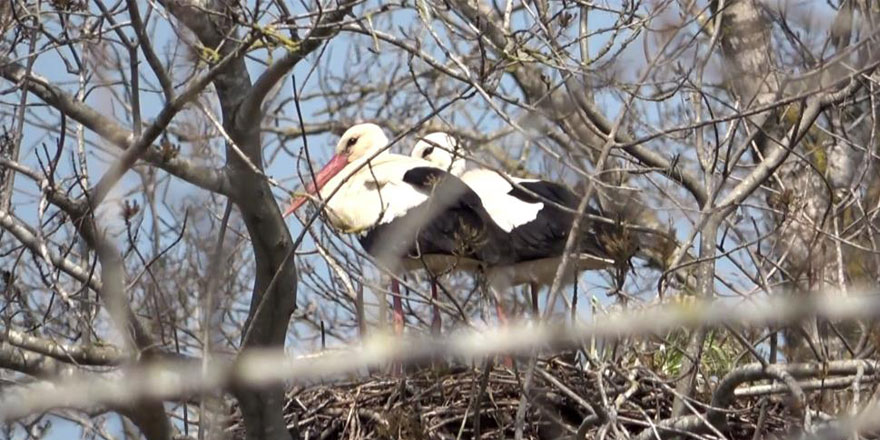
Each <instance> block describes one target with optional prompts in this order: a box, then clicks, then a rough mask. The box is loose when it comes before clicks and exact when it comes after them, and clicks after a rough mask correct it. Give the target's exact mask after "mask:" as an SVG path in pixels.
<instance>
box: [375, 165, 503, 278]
mask: <svg viewBox="0 0 880 440" xmlns="http://www.w3.org/2000/svg"><path fill="white" fill-rule="evenodd" d="M403 181H404V182H405V183H407V184H410V185H412V186H413V187H415V188H417V189H419V190H420V191H422V192H424V193H425V194H428V195H429V198H428V200H427V201H426V202H424V203H422V204H421V205H419V206H416V207H413V208H412V209H410V210H409V211H407V213H406V214H405V215H403V216H401V217H399V218H397V219H394V220H393V221H391V222H389V223H385V224H379V225H376V226H375V227H374V228H372V229H371V230H369V231H368V232H367V234H365V235H363V236H361V237H360V242H361V245H362V246H363V247H364V249H366V250H367V252H369V253H370V254H371V255H376V253H377V252H382V253H384V254H386V255H388V256H390V257H392V258H403V257H404V256H406V257H410V258H418V257H419V256H420V255H427V254H441V255H456V256H461V257H466V258H473V259H476V260H479V261H482V262H484V263H486V264H488V265H496V264H504V263H509V262H512V261H515V257H514V253H513V252H512V249H511V247H510V242H509V241H508V240H506V239H505V235H506V234H505V233H504V231H503V230H502V229H501V228H499V227H498V225H496V224H495V222H494V221H492V219H491V217H489V214H488V213H487V212H486V210H485V208H484V207H483V203H482V202H481V200H480V197H479V196H478V195H477V194H476V193H475V192H474V191H473V190H472V189H471V188H470V187H468V186H467V185H466V184H465V183H464V182H462V181H461V180H460V179H458V178H457V177H455V176H453V175H451V174H449V173H447V172H446V171H444V170H441V169H438V168H430V167H417V168H412V169H410V170H408V171H407V172H406V173H405V174H404V176H403ZM380 247H381V248H382V250H381V251H380V250H379V249H380Z"/></svg>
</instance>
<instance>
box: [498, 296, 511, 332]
mask: <svg viewBox="0 0 880 440" xmlns="http://www.w3.org/2000/svg"><path fill="white" fill-rule="evenodd" d="M495 314H496V315H498V323H499V324H501V326H502V327H506V326H507V324H508V322H509V321H508V319H507V312H505V311H504V306H503V305H502V304H501V301H495Z"/></svg>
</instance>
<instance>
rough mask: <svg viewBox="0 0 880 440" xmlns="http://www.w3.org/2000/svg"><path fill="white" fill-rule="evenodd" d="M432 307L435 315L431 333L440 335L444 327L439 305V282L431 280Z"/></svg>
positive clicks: (432, 319) (432, 320)
mask: <svg viewBox="0 0 880 440" xmlns="http://www.w3.org/2000/svg"><path fill="white" fill-rule="evenodd" d="M431 309H432V311H433V315H434V316H433V317H432V318H431V335H433V336H440V329H441V328H442V327H443V322H442V321H441V319H442V318H441V317H440V306H439V305H437V282H436V281H434V280H432V281H431Z"/></svg>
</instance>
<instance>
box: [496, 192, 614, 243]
mask: <svg viewBox="0 0 880 440" xmlns="http://www.w3.org/2000/svg"><path fill="white" fill-rule="evenodd" d="M519 185H520V186H522V187H523V188H525V189H527V190H528V191H531V192H532V193H534V194H537V195H538V196H540V197H535V196H534V195H532V194H529V193H528V192H526V191H524V190H522V189H520V188H517V187H514V188H513V189H511V190H510V192H508V194H509V195H511V196H513V197H516V198H517V199H519V200H522V201H524V202H527V203H544V207H543V208H542V209H541V210H540V211H538V215H537V217H536V218H535V220H533V221H531V222H529V223H526V224H524V225H522V226H519V227H517V228H514V229H513V230H512V231H510V237H511V241H512V243H513V246H514V248H515V249H516V252H517V254H518V257H519V259H520V260H521V261H527V260H533V259H538V258H544V257H547V256H559V255H562V252H563V251H564V250H565V243H566V241H567V240H568V234H569V232H570V231H571V226H572V222H574V219H575V214H574V213H571V212H569V211H566V210H564V209H561V208H559V207H558V206H555V205H553V204H550V203H547V201H550V202H554V203H556V204H559V205H561V206H564V207H566V208H568V209H570V210H573V211H576V210H577V209H578V204H579V203H580V197H579V196H578V195H576V194H575V193H574V192H573V191H571V190H570V189H568V188H567V187H565V186H564V185H560V184H558V183H554V182H548V181H544V180H541V181H537V182H521V183H519ZM587 213H588V214H593V215H598V214H599V213H598V211H596V210H595V209H594V208H592V207H591V206H587ZM591 223H592V222H590V220H587V219H585V220H584V224H582V225H581V229H580V234H581V240H580V243H579V245H578V251H579V252H586V253H590V254H593V255H597V256H605V255H607V253H606V252H605V250H604V249H603V247H602V245H601V244H600V243H599V241H598V240H597V239H596V235H595V231H594V230H593V228H592V227H591Z"/></svg>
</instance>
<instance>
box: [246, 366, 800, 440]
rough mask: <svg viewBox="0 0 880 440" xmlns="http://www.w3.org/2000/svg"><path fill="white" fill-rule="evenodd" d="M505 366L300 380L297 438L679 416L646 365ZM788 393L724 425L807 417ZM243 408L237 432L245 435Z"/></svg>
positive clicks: (528, 428) (488, 431) (567, 433)
mask: <svg viewBox="0 0 880 440" xmlns="http://www.w3.org/2000/svg"><path fill="white" fill-rule="evenodd" d="M505 364H506V362H505V360H503V359H500V358H499V359H497V361H496V362H493V363H491V364H489V363H482V364H474V365H463V364H457V365H450V364H447V363H441V362H437V363H435V364H433V365H429V366H419V367H416V368H410V369H409V371H406V372H405V373H403V374H399V375H387V374H373V375H370V376H364V377H359V378H357V379H353V380H347V381H340V382H335V383H322V384H313V385H311V386H297V387H295V388H294V389H292V390H291V391H290V392H289V393H288V395H287V396H288V401H287V405H286V408H285V414H286V417H287V420H288V428H289V429H290V430H291V433H292V434H295V436H294V438H308V439H337V438H379V439H385V438H388V439H390V438H395V439H458V438H464V439H470V438H492V439H497V438H515V437H517V435H518V431H519V432H521V435H522V438H525V439H559V438H572V439H575V438H601V437H602V436H605V435H611V436H612V437H618V438H620V437H625V438H629V437H632V438H636V437H637V436H638V435H639V434H643V435H650V436H651V437H650V438H655V437H653V436H652V432H651V430H652V425H653V424H652V422H651V421H656V420H664V419H668V418H670V416H671V408H672V403H673V398H674V392H673V387H674V386H670V384H669V383H667V382H666V379H665V378H659V377H657V375H656V374H655V373H653V372H651V371H650V370H648V369H646V368H642V367H637V368H630V369H620V368H617V367H606V368H602V369H601V370H597V369H596V368H587V369H585V368H582V367H579V366H577V363H576V362H574V361H573V356H571V355H561V356H556V357H552V358H549V359H546V360H540V361H537V362H536V363H535V364H534V368H533V369H532V368H529V367H530V362H529V360H528V359H525V358H521V359H518V360H516V361H515V362H513V364H512V365H513V366H512V367H511V366H506V365H505ZM700 388H702V389H703V390H702V391H700V392H699V393H700V394H701V395H698V396H697V399H695V401H694V402H696V401H703V402H709V401H711V400H712V395H711V392H710V391H708V388H711V387H707V386H705V384H703V385H702V386H701V387H700ZM789 400H790V399H787V398H785V397H784V395H776V396H772V397H746V398H741V399H740V398H738V399H736V401H735V402H734V403H733V404H732V405H731V406H730V407H728V408H726V411H725V414H726V415H725V419H726V423H725V424H724V426H723V427H722V428H721V429H723V430H724V434H725V435H726V436H727V438H730V439H752V438H755V437H754V435H755V432H756V431H760V432H761V435H762V437H763V438H768V436H769V437H771V438H772V437H774V436H776V435H784V434H785V433H787V432H790V429H791V428H794V427H797V426H800V425H799V423H800V421H801V420H802V418H801V417H802V416H801V415H799V414H798V411H797V405H791V402H790V401H789ZM692 405H693V406H694V408H695V409H697V410H698V411H703V410H705V409H706V406H705V405H701V404H699V403H692ZM234 412H235V414H233V420H235V421H236V422H235V423H233V424H232V425H231V426H230V427H229V431H230V432H231V433H232V434H233V438H236V439H238V438H244V427H243V426H242V423H241V421H240V417H239V416H238V414H237V411H234ZM654 429H659V430H660V431H663V429H662V428H659V427H655V428H654ZM646 430H649V431H646ZM624 431H625V432H624ZM700 431H703V432H705V433H706V434H707V435H708V436H712V437H715V435H713V433H712V428H708V427H706V426H703V429H693V430H691V433H692V435H691V436H690V437H691V438H693V434H694V433H699V432H700ZM664 433H666V434H669V431H668V430H667V431H664ZM600 434H602V435H601V436H600ZM296 435H298V437H297V436H296Z"/></svg>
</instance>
